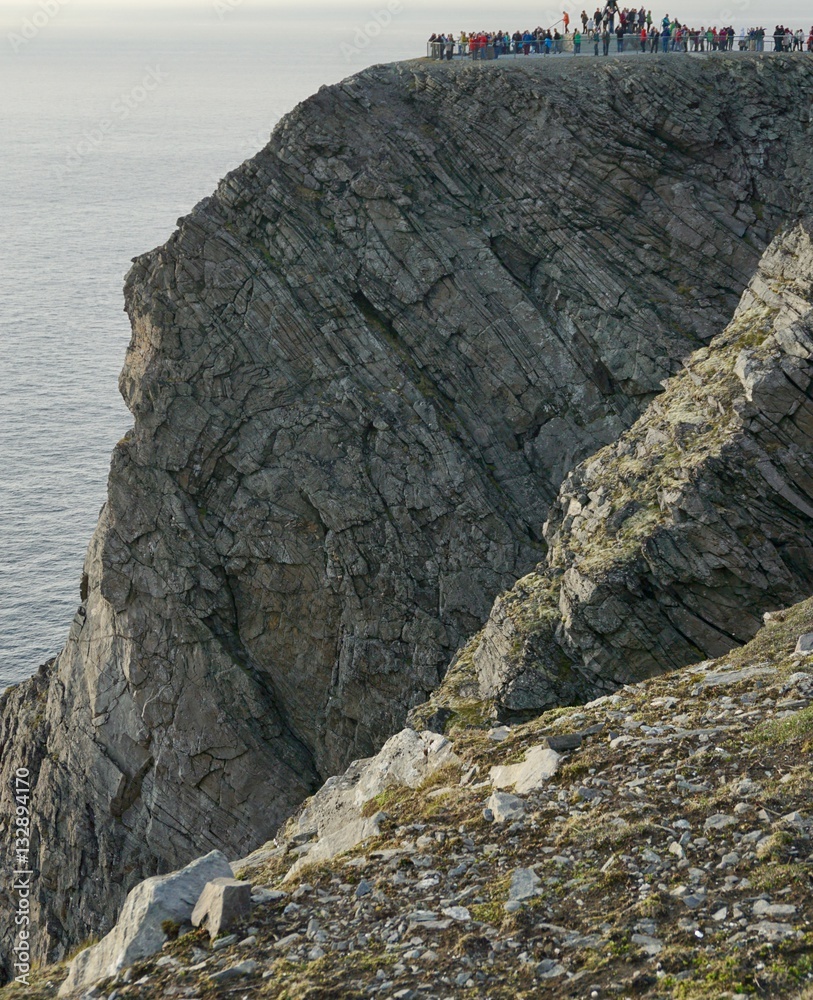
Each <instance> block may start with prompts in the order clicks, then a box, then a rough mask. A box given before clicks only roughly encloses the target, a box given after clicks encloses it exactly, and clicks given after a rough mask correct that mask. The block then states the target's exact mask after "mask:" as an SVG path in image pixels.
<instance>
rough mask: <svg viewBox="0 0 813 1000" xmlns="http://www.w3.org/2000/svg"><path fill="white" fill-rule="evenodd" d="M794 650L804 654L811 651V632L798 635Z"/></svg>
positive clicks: (812, 635) (812, 642)
mask: <svg viewBox="0 0 813 1000" xmlns="http://www.w3.org/2000/svg"><path fill="white" fill-rule="evenodd" d="M795 652H797V653H805V654H806V655H809V654H810V653H813V632H805V634H804V635H800V636H799V639H798V641H797V642H796V650H795Z"/></svg>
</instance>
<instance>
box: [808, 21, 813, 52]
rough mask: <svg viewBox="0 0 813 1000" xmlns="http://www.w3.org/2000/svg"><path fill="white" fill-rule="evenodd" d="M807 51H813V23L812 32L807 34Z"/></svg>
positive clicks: (812, 25)
mask: <svg viewBox="0 0 813 1000" xmlns="http://www.w3.org/2000/svg"><path fill="white" fill-rule="evenodd" d="M807 51H808V52H813V24H811V25H810V34H809V35H808V36H807Z"/></svg>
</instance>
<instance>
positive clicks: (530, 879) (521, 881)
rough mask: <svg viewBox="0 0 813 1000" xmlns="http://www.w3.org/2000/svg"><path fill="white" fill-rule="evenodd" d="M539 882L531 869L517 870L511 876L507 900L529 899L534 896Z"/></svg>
mask: <svg viewBox="0 0 813 1000" xmlns="http://www.w3.org/2000/svg"><path fill="white" fill-rule="evenodd" d="M541 881H542V880H541V879H540V878H539V876H538V875H537V874H536V872H535V871H534V870H533V868H517V869H516V870H515V871H514V873H513V874H512V875H511V885H510V886H509V889H508V898H509V899H516V900H522V899H530V898H531V897H532V896H535V895H536V893H537V888H538V887H539V885H540V884H541Z"/></svg>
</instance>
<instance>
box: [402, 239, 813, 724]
mask: <svg viewBox="0 0 813 1000" xmlns="http://www.w3.org/2000/svg"><path fill="white" fill-rule="evenodd" d="M812 234H813V226H811V223H810V222H809V221H806V222H804V223H800V224H798V225H797V226H795V227H793V228H792V229H791V230H790V231H789V232H787V233H785V234H783V235H781V236H779V237H777V239H776V240H775V241H774V242H773V243H772V244H771V246H770V247H769V248H768V250H767V251H766V253H765V254H764V256H763V258H762V260H761V261H760V264H759V267H758V269H757V272H756V274H755V276H754V278H753V280H752V281H751V282H750V284H749V286H748V288H747V289H746V291H745V293H744V295H743V298H742V301H741V303H740V306H739V307H738V309H737V311H736V313H735V315H734V318H733V320H732V322H731V323H730V324H729V325H728V327H727V328H726V329H725V330H724V331H723V332H722V333H721V334H719V335H718V336H717V337H715V338H714V339H713V340H712V341H711V343H710V344H709V346H708V347H703V348H700V350H698V351H696V352H694V354H692V355H691V357H689V358H688V359H687V362H686V365H685V368H684V369H683V371H681V372H680V374H679V375H677V376H675V377H674V378H671V379H669V380H668V381H667V382H666V383H665V386H666V388H665V391H664V393H663V394H662V395H661V396H660V397H658V399H656V400H655V401H654V402H653V403H651V404H650V406H649V407H648V408H647V410H646V412H645V413H644V414H643V416H642V417H641V418H640V419H639V420H638V421H637V422H636V423H635V424H634V425H633V427H632V428H631V429H630V430H629V431H627V432H625V433H624V434H622V435H621V436H620V438H619V439H618V441H617V442H615V443H614V444H612V445H608V446H607V447H605V448H603V449H601V450H600V451H599V452H597V453H596V455H594V456H593V457H591V458H590V459H589V460H588V461H587V462H585V463H583V464H581V465H580V466H578V467H577V468H576V469H574V470H573V472H571V473H570V474H569V475H568V476H567V477H566V479H565V481H564V483H563V484H562V488H561V490H560V491H559V496H558V497H557V499H556V502H555V503H554V504H553V506H552V507H551V511H550V515H549V518H548V521H547V522H546V524H545V530H544V535H545V538H546V540H547V542H548V545H549V548H548V553H547V556H546V559H545V561H544V562H543V563H542V564H540V566H538V567H537V569H536V570H535V571H534V572H533V573H530V574H528V575H527V576H525V577H523V578H522V579H521V580H519V581H518V582H517V583H516V585H515V586H514V587H513V588H512V589H511V590H510V591H508V592H507V593H505V594H503V595H502V596H500V597H499V598H498V599H497V601H496V602H495V604H494V607H493V609H492V612H491V615H490V617H489V620H488V622H487V623H486V625H485V627H484V628H483V630H482V631H481V632H480V633H479V634H478V635H477V636H475V637H474V639H473V640H472V641H471V642H470V643H469V644H468V645H467V646H466V648H465V649H464V650H463V651H462V652H461V654H460V655H459V656H458V657H457V659H456V662H455V664H454V665H453V667H452V669H451V670H450V671H449V674H448V675H447V677H446V679H445V681H444V683H443V684H442V685H441V687H440V688H439V689H438V691H436V692H435V693H434V694H433V695H432V697H431V698H430V700H429V702H428V703H427V704H425V705H422V706H421V707H420V708H418V709H417V710H416V711H415V712H414V713H413V714H414V719H415V721H418V720H420V719H423V720H424V721H430V722H431V721H434V722H435V724H445V725H448V724H449V720H450V717H451V716H452V715H456V716H458V717H460V718H461V719H467V720H469V721H470V720H471V719H472V717H473V716H474V717H476V716H477V715H478V714H479V715H481V716H482V715H485V716H488V715H495V716H498V717H502V718H505V719H512V718H513V719H519V718H522V717H523V716H525V717H527V716H528V715H529V714H531V715H535V714H538V712H539V711H540V710H542V709H543V708H546V707H551V706H553V705H559V704H563V703H567V702H573V701H576V700H587V699H588V698H591V697H595V696H597V695H599V694H602V693H606V692H608V691H612V690H614V689H615V688H616V687H617V686H618V685H619V684H622V683H628V682H632V681H635V680H640V679H641V678H643V677H648V676H651V675H652V674H653V673H659V672H661V671H665V670H668V669H673V668H675V667H679V666H683V665H685V664H687V663H692V662H695V661H697V660H700V659H703V658H704V657H706V656H719V655H721V654H722V653H724V652H726V651H727V650H729V649H731V648H732V647H736V646H740V645H742V644H743V643H745V642H746V641H747V640H748V639H750V638H751V637H752V636H753V635H754V634H755V633H756V631H757V630H758V629H759V628H760V627H761V625H762V614H763V613H764V612H765V611H773V610H776V609H778V608H783V607H787V606H788V605H790V604H794V603H796V602H797V601H800V600H802V599H803V598H804V597H805V596H806V595H807V594H809V593H810V590H811V585H812V584H813V480H811V478H810V473H809V469H810V465H811V459H813V435H811V431H813V403H812V402H811V395H810V388H811V383H812V382H813V366H812V362H813V240H812V239H811V235H812Z"/></svg>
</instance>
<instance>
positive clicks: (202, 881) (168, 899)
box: [59, 851, 251, 996]
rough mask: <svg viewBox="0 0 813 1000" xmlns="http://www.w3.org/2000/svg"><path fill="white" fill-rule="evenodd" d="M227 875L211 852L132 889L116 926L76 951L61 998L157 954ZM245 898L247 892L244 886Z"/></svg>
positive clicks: (224, 862)
mask: <svg viewBox="0 0 813 1000" xmlns="http://www.w3.org/2000/svg"><path fill="white" fill-rule="evenodd" d="M230 876H231V868H230V867H229V862H228V861H227V860H226V857H225V855H223V854H221V853H220V851H211V852H210V853H209V854H207V855H206V856H205V857H202V858H198V859H197V860H195V861H193V862H192V863H191V864H190V865H187V866H186V868H183V869H182V870H181V871H178V872H173V873H172V874H171V875H156V876H153V877H152V878H148V879H146V881H144V882H141V883H140V884H139V885H137V886H136V887H135V888H134V889H133V890H132V892H130V894H129V895H128V896H127V899H126V901H125V903H124V906H123V908H122V911H121V914H120V915H119V918H118V920H117V922H116V926H115V927H114V928H113V929H112V930H111V931H110V933H109V934H108V935H106V936H105V937H104V938H103V939H102V940H101V941H99V942H98V943H97V944H94V945H91V946H90V947H89V948H85V949H84V950H83V951H80V952H79V954H78V955H77V956H76V958H74V960H73V961H72V962H71V964H70V969H69V971H68V976H67V979H65V981H64V982H63V983H62V985H61V987H60V989H59V995H60V996H70V995H71V994H74V993H80V992H83V991H86V990H88V989H89V988H90V987H91V986H93V984H94V983H96V982H98V981H99V980H100V979H108V978H110V977H112V976H116V975H118V973H119V972H121V971H122V970H124V969H126V968H129V967H130V966H131V965H135V963H136V962H138V961H140V960H141V959H143V958H146V957H147V956H149V955H154V954H155V953H156V952H157V951H160V950H161V948H162V946H163V945H164V944H165V943H166V942H167V941H168V940H170V936H171V935H170V934H169V933H168V932H169V930H170V927H171V925H174V929H175V936H176V937H177V931H178V928H179V927H182V926H183V925H184V924H187V925H188V924H190V921H191V919H192V915H193V910H194V908H195V905H196V903H198V901H199V899H200V897H201V894H202V893H203V892H204V889H205V888H206V887H207V886H208V885H209V884H211V882H212V881H213V880H215V879H218V880H224V879H229V878H230ZM245 888H246V889H247V890H248V893H249V896H250V895H251V889H250V887H249V886H248V885H246V886H245Z"/></svg>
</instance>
